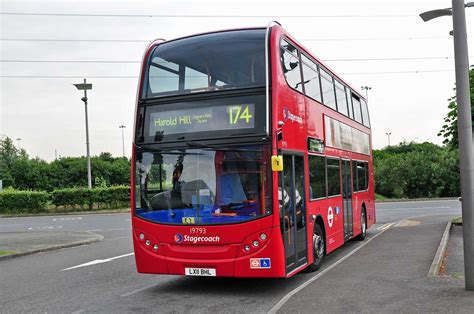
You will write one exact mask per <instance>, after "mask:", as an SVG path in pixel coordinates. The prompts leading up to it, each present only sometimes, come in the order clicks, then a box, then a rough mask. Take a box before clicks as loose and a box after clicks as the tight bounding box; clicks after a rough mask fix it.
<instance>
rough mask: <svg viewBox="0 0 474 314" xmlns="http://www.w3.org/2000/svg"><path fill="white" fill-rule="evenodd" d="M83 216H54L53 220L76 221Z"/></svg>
mask: <svg viewBox="0 0 474 314" xmlns="http://www.w3.org/2000/svg"><path fill="white" fill-rule="evenodd" d="M81 219H82V217H64V218H54V219H53V221H75V220H81Z"/></svg>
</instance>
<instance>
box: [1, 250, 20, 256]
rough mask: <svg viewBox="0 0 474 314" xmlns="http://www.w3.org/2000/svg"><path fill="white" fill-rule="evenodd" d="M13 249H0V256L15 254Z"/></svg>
mask: <svg viewBox="0 0 474 314" xmlns="http://www.w3.org/2000/svg"><path fill="white" fill-rule="evenodd" d="M15 253H16V252H15V251H7V250H0V256H4V255H10V254H15Z"/></svg>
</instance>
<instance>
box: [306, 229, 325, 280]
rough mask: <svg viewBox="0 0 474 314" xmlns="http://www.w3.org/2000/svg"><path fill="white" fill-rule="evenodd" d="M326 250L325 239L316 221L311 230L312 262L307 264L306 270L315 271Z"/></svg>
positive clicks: (319, 265) (321, 261)
mask: <svg viewBox="0 0 474 314" xmlns="http://www.w3.org/2000/svg"><path fill="white" fill-rule="evenodd" d="M325 252H326V240H325V239H324V232H323V229H322V228H321V225H320V224H318V223H316V224H315V225H314V232H313V263H312V264H310V265H309V266H308V271H310V272H313V271H317V270H318V269H319V268H320V267H321V264H322V263H323V259H324V255H325Z"/></svg>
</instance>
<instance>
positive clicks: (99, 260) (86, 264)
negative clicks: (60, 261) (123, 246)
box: [60, 253, 135, 271]
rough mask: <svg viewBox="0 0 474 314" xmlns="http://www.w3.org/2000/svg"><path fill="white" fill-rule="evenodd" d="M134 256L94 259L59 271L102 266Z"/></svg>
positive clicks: (129, 254) (125, 255)
mask: <svg viewBox="0 0 474 314" xmlns="http://www.w3.org/2000/svg"><path fill="white" fill-rule="evenodd" d="M134 254H135V253H128V254H124V255H120V256H115V257H111V258H106V259H96V260H94V261H90V262H87V263H84V264H81V265H76V266H73V267H69V268H65V269H62V270H60V271H65V270H71V269H76V268H80V267H86V266H92V265H97V264H102V263H108V262H111V261H113V260H116V259H119V258H123V257H127V256H131V255H134Z"/></svg>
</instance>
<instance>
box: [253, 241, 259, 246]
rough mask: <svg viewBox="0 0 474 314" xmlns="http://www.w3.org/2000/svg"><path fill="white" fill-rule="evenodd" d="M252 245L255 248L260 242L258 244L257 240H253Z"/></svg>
mask: <svg viewBox="0 0 474 314" xmlns="http://www.w3.org/2000/svg"><path fill="white" fill-rule="evenodd" d="M252 245H253V246H255V247H258V246H259V245H260V242H258V240H254V241H253V242H252Z"/></svg>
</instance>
